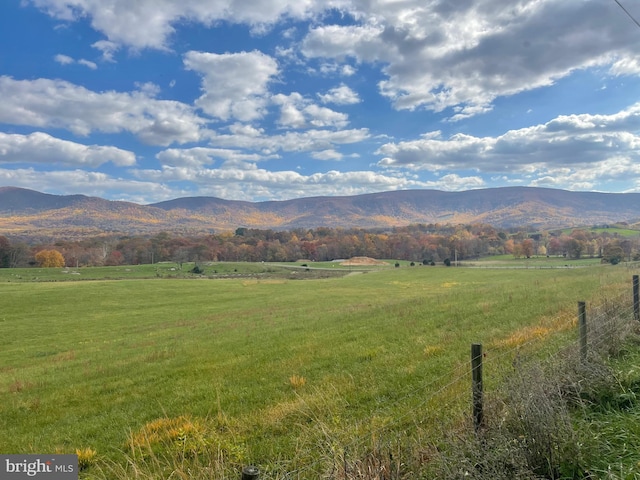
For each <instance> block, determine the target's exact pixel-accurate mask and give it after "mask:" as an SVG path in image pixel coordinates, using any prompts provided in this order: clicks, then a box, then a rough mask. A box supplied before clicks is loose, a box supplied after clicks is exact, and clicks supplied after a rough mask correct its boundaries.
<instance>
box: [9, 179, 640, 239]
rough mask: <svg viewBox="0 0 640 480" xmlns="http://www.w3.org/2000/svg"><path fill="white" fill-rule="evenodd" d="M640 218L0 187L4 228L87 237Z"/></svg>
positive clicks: (536, 201) (542, 204)
mask: <svg viewBox="0 0 640 480" xmlns="http://www.w3.org/2000/svg"><path fill="white" fill-rule="evenodd" d="M638 218H640V194H638V193H596V192H570V191H565V190H555V189H546V188H533V187H505V188H492V189H479V190H468V191H463V192H443V191H438V190H403V191H391V192H383V193H372V194H365V195H355V196H346V197H306V198H298V199H293V200H285V201H267V202H245V201H235V200H223V199H220V198H215V197H185V198H178V199H175V200H169V201H165V202H160V203H155V204H151V205H139V204H136V203H131V202H122V201H110V200H105V199H101V198H98V197H90V196H85V195H50V194H46V193H40V192H36V191H33V190H28V189H23V188H16V187H0V233H4V234H9V235H11V234H15V235H27V236H29V235H42V234H46V235H54V236H55V235H62V236H72V237H73V236H83V235H95V234H97V233H100V232H111V233H116V232H117V233H123V234H131V235H133V234H147V233H154V232H158V231H176V232H190V233H207V232H214V231H216V232H220V231H229V230H235V229H236V228H238V227H247V228H259V229H276V230H288V229H295V228H316V227H322V226H325V227H332V228H339V227H341V228H354V227H357V228H387V227H394V226H403V225H409V224H417V223H427V224H428V223H441V224H470V223H486V224H491V225H494V226H496V227H500V228H509V227H517V226H531V227H535V228H546V229H548V228H556V227H571V226H584V225H594V224H601V223H611V222H621V221H627V222H633V221H636V220H637V219H638Z"/></svg>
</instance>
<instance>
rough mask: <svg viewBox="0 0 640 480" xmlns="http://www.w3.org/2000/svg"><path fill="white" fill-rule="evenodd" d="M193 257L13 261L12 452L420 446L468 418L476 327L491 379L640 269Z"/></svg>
mask: <svg viewBox="0 0 640 480" xmlns="http://www.w3.org/2000/svg"><path fill="white" fill-rule="evenodd" d="M314 267H316V265H314ZM325 267H327V268H333V267H331V266H325ZM336 268H341V267H336ZM184 270H185V269H184V268H183V271H179V270H176V269H175V265H169V264H167V265H155V266H152V265H144V266H137V267H136V266H133V267H104V268H97V267H96V268H80V269H78V270H73V269H70V270H66V271H62V270H61V269H25V270H20V269H3V270H1V271H0V307H1V308H0V347H1V348H0V431H1V432H2V433H3V434H2V435H1V436H0V452H2V453H47V452H59V453H74V452H75V451H76V449H85V451H88V452H95V457H94V458H89V460H88V461H87V465H88V468H87V469H86V470H85V471H83V473H82V474H81V476H82V477H83V478H109V477H110V476H117V475H116V474H115V473H114V472H115V471H120V470H119V469H122V471H126V468H129V467H127V465H129V464H128V463H127V462H128V461H129V462H131V459H132V458H135V457H136V455H140V456H141V457H145V458H147V459H148V457H149V455H151V456H152V457H153V455H159V456H161V457H162V458H165V457H164V456H168V457H170V456H171V455H173V454H174V453H175V452H173V450H175V451H176V452H178V453H180V454H181V455H184V453H185V452H187V453H189V455H190V456H192V457H193V456H198V455H201V454H203V452H205V451H211V450H213V451H215V452H217V453H216V458H217V459H218V460H220V462H221V463H222V464H223V465H222V467H221V468H222V471H226V472H237V471H239V470H238V469H239V468H240V466H241V465H246V464H255V465H259V466H260V467H261V469H262V470H263V472H265V474H266V475H267V478H271V477H269V476H268V475H269V474H270V472H272V473H273V476H274V478H275V476H276V473H277V472H283V471H289V472H290V471H297V472H299V473H298V475H299V476H298V477H297V478H319V476H320V474H321V473H323V472H326V471H327V469H330V468H331V462H332V459H335V458H337V457H338V456H339V454H340V452H345V451H346V450H349V451H353V452H362V451H370V450H372V449H375V448H376V445H378V444H379V443H384V442H391V441H398V442H399V443H400V444H403V445H405V446H406V445H409V448H410V450H411V451H412V452H413V453H415V452H422V453H424V452H423V451H422V449H421V444H422V442H425V444H426V443H427V441H426V440H427V439H429V441H432V440H433V438H435V436H436V435H437V433H436V432H438V431H439V430H441V429H443V428H456V427H457V426H459V425H461V424H463V423H465V422H468V416H469V415H468V412H469V409H470V393H469V389H470V387H469V382H470V375H469V372H468V363H469V359H468V357H469V346H470V344H471V343H474V342H480V343H483V345H484V347H485V351H486V354H487V359H488V363H489V367H487V368H490V370H488V371H487V373H485V377H486V382H487V388H488V389H490V388H491V385H495V384H496V383H498V382H499V381H500V377H501V372H502V371H506V370H508V369H509V368H510V365H511V362H512V361H513V358H514V355H515V353H516V352H517V351H518V350H519V349H520V348H525V347H526V348H528V349H530V350H536V349H544V348H553V347H554V345H556V344H557V343H560V342H567V341H570V340H572V339H575V337H576V332H575V328H574V323H575V314H576V303H577V301H579V300H586V301H588V302H598V301H599V300H601V299H602V298H605V297H609V296H615V295H618V294H620V293H624V292H627V291H629V294H630V289H631V276H632V275H633V274H634V273H637V272H635V271H633V270H630V269H628V268H626V267H624V266H615V267H612V266H599V265H592V266H590V267H588V268H576V269H571V268H570V269H489V268H487V269H480V268H453V267H452V268H445V267H426V266H416V267H408V266H406V265H404V264H403V266H402V268H382V269H377V270H373V271H368V272H364V273H362V272H359V271H358V270H354V269H349V270H350V271H348V272H345V271H344V269H343V271H342V273H343V275H341V276H332V277H329V278H321V276H313V272H314V269H311V271H308V270H307V269H305V268H304V267H302V269H301V270H299V271H297V270H296V272H297V273H296V274H295V275H293V274H292V271H291V269H282V268H281V267H279V266H275V265H273V266H272V265H264V264H214V265H209V266H207V267H206V271H205V275H204V276H193V275H190V274H187V273H182V272H184ZM212 270H214V271H215V273H213V272H212ZM71 271H76V272H77V274H73V273H71ZM345 273H349V274H345ZM306 274H309V276H308V277H304V275H306ZM233 275H237V278H236V277H234V276H233ZM209 276H210V277H213V278H208V277H209ZM299 278H306V280H304V281H300V280H298V279H299ZM79 280H83V281H79ZM425 448H426V447H425ZM87 449H88V450H87ZM145 452H146V453H145ZM91 455H93V453H90V454H89V455H88V456H89V457H91ZM189 455H187V456H189ZM154 458H156V457H154ZM105 465H106V467H105ZM158 468H160V469H161V468H162V467H158ZM105 472H106V473H105ZM156 475H157V476H160V474H159V473H157V472H156ZM229 475H230V478H236V477H239V475H235V476H234V475H232V474H229ZM127 476H130V477H133V476H134V475H127V474H124V475H121V476H120V477H119V478H126V477H127ZM136 478H143V477H140V476H138V477H136ZM144 478H146V477H144ZM148 478H152V476H149V477H148Z"/></svg>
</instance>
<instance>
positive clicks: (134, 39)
mask: <svg viewBox="0 0 640 480" xmlns="http://www.w3.org/2000/svg"><path fill="white" fill-rule="evenodd" d="M30 1H31V3H33V4H35V5H36V6H38V7H39V8H41V9H42V10H44V11H45V12H47V13H48V14H49V15H51V16H53V17H55V18H59V19H61V20H65V21H77V20H79V19H81V18H88V19H89V21H90V22H91V26H92V27H93V28H94V29H95V30H97V31H99V32H102V33H103V34H104V35H105V36H106V37H107V38H108V40H109V41H111V42H113V43H117V44H120V45H127V46H130V47H133V48H135V49H142V48H158V49H166V48H168V43H169V39H170V37H171V35H172V34H173V33H174V31H175V28H176V26H177V25H178V24H179V23H181V22H198V23H201V24H204V25H211V24H213V23H215V22H216V21H219V20H227V21H229V22H231V23H246V24H248V25H251V26H252V27H253V29H254V30H255V31H257V32H261V31H264V30H265V29H266V28H267V27H268V26H269V25H272V24H274V23H275V22H277V21H279V20H280V19H282V18H293V19H303V18H309V17H310V16H313V15H314V14H316V13H318V12H321V11H323V10H324V9H326V8H332V7H338V6H340V5H341V4H345V3H346V2H343V1H339V0H333V1H327V2H320V1H318V0H260V1H244V0H216V1H209V0H181V1H175V0H136V2H135V3H132V2H131V0H30Z"/></svg>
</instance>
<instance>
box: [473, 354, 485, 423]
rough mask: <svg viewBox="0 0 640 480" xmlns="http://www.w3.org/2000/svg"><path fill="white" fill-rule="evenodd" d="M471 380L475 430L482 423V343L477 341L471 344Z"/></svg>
mask: <svg viewBox="0 0 640 480" xmlns="http://www.w3.org/2000/svg"><path fill="white" fill-rule="evenodd" d="M471 382H472V385H471V389H472V392H473V426H474V428H475V430H476V432H477V431H478V430H480V428H481V427H482V426H483V424H484V411H483V410H484V408H483V407H484V404H483V386H482V344H479V343H474V344H472V345H471Z"/></svg>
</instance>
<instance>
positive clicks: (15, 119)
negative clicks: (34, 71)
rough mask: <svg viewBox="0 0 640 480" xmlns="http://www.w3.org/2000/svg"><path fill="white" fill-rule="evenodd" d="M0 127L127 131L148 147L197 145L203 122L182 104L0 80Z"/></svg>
mask: <svg viewBox="0 0 640 480" xmlns="http://www.w3.org/2000/svg"><path fill="white" fill-rule="evenodd" d="M0 97H2V98H3V105H2V108H1V109H0V122H3V123H7V124H13V125H29V126H32V127H55V128H65V129H68V130H70V131H72V132H73V133H75V134H76V135H89V134H90V133H92V132H94V131H100V132H106V133H119V132H123V131H126V132H130V133H132V134H134V135H136V136H137V137H138V138H140V140H142V141H143V142H145V143H148V144H151V145H162V146H166V145H169V144H171V143H174V142H176V143H185V142H191V141H197V140H199V139H200V137H201V131H200V130H201V127H202V125H203V124H204V123H205V121H204V120H203V119H202V118H200V117H198V116H197V115H196V114H195V113H194V111H193V109H192V108H191V107H190V106H188V105H185V104H183V103H180V102H176V101H169V100H156V99H154V98H151V97H150V96H149V95H148V94H147V93H145V92H141V91H139V92H131V93H122V92H114V91H109V92H101V93H97V92H93V91H90V90H87V89H86V88H84V87H82V86H79V85H74V84H72V83H69V82H66V81H62V80H49V79H37V80H14V79H13V78H11V77H7V76H2V77H0Z"/></svg>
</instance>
